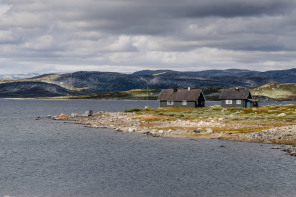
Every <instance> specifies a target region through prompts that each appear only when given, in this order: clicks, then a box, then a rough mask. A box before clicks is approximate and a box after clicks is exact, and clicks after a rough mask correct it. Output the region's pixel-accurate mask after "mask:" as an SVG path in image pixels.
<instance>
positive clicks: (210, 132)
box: [207, 128, 215, 134]
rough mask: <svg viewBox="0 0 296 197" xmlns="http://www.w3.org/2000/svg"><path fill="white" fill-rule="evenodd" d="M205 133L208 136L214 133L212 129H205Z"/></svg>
mask: <svg viewBox="0 0 296 197" xmlns="http://www.w3.org/2000/svg"><path fill="white" fill-rule="evenodd" d="M207 133H208V134H213V133H215V132H214V131H213V130H212V129H210V128H207Z"/></svg>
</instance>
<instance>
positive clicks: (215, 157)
mask: <svg viewBox="0 0 296 197" xmlns="http://www.w3.org/2000/svg"><path fill="white" fill-rule="evenodd" d="M212 104H218V103H212ZM145 105H147V102H146V101H95V100H77V101H76V100H71V101H67V100H60V101H56V100H5V99H0V121H1V122H0V124H1V125H0V162H1V163H0V197H2V196H11V197H13V196H130V197H133V196H135V197H136V196H153V197H158V196H291V197H292V196H296V158H295V157H291V156H289V155H287V154H286V153H285V152H283V151H281V150H274V149H271V147H273V145H261V144H253V143H239V142H229V141H221V140H189V139H187V140H186V139H164V138H153V137H149V136H144V135H141V134H126V133H116V132H114V131H113V130H110V129H92V128H85V127H83V126H81V125H76V124H69V123H68V124H66V123H64V122H63V121H52V120H49V119H41V120H35V117H36V116H47V115H59V114H61V113H65V114H70V113H84V112H85V111H86V110H89V109H92V110H94V112H96V111H123V110H125V109H129V108H135V107H138V108H142V107H144V106H145ZM148 105H149V106H151V107H157V106H158V103H157V102H156V101H149V102H148Z"/></svg>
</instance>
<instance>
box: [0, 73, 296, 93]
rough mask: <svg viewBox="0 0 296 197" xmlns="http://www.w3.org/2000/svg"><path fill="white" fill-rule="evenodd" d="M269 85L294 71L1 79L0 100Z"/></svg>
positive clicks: (293, 77) (289, 79)
mask: <svg viewBox="0 0 296 197" xmlns="http://www.w3.org/2000/svg"><path fill="white" fill-rule="evenodd" d="M269 83H296V69H295V68H294V69H288V70H272V71H266V72H259V71H251V70H241V69H227V70H206V71H188V72H180V71H174V70H142V71H138V72H135V73H131V74H123V73H116V72H90V71H88V72H87V71H79V72H74V73H66V74H55V73H51V74H43V75H39V76H34V77H32V78H26V79H18V80H13V79H1V80H0V97H2V98H3V97H20V98H22V97H53V96H65V95H89V94H97V93H107V92H118V91H128V90H132V89H147V88H148V89H155V90H160V89H167V88H173V87H178V88H187V87H195V88H201V87H209V88H210V89H211V88H213V89H221V88H230V87H236V86H241V87H248V88H252V87H259V86H261V85H264V84H269Z"/></svg>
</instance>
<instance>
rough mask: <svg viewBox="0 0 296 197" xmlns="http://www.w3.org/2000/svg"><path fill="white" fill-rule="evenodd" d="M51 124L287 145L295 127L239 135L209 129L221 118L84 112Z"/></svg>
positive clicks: (293, 150) (220, 123)
mask: <svg viewBox="0 0 296 197" xmlns="http://www.w3.org/2000/svg"><path fill="white" fill-rule="evenodd" d="M51 118H52V119H54V120H64V121H65V120H66V121H75V122H76V123H78V124H83V125H85V126H87V127H92V128H111V129H114V131H116V132H125V133H142V134H144V135H149V136H153V137H170V138H192V139H195V138H208V139H209V138H210V139H225V140H235V141H244V142H256V143H270V144H289V143H288V142H289V141H291V140H296V125H291V126H285V127H276V128H272V129H268V130H263V131H260V132H255V133H250V134H242V133H233V132H223V131H221V132H214V131H213V130H212V129H211V128H213V127H215V128H217V127H225V124H226V123H225V121H224V120H223V118H209V119H208V120H207V121H199V120H183V119H176V120H171V119H169V118H168V119H167V120H163V119H161V120H160V119H157V118H155V117H154V116H153V115H149V114H136V113H127V112H98V113H95V114H93V113H92V112H91V111H87V112H86V113H85V114H84V115H78V114H71V115H63V114H62V115H60V116H56V117H51ZM284 151H287V152H288V153H289V154H290V155H293V156H296V147H295V146H291V147H289V148H286V149H284Z"/></svg>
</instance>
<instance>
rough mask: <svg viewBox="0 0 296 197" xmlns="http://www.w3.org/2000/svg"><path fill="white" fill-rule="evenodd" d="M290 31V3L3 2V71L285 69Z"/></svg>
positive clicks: (295, 17)
mask: <svg viewBox="0 0 296 197" xmlns="http://www.w3.org/2000/svg"><path fill="white" fill-rule="evenodd" d="M295 32H296V9H295V1H294V0H281V1H279V0H223V1H222V0H183V1H180V0H150V1H147V0H112V1H111V0H83V1H82V0H63V1H60V0H51V1H40V0H27V1H23V0H2V1H1V0H0V54H1V56H0V66H1V72H3V70H4V69H3V68H4V67H5V65H9V68H10V69H11V68H12V66H11V65H13V62H15V65H16V67H15V68H16V69H15V70H19V68H20V67H21V66H20V65H27V67H28V65H30V68H31V70H34V72H35V71H36V70H38V68H40V70H44V71H45V70H46V71H48V70H49V68H50V67H51V66H50V65H52V68H53V70H81V69H89V70H101V69H108V68H109V70H113V71H116V70H118V71H122V70H124V69H125V68H127V69H128V70H139V69H142V68H143V69H144V68H145V69H146V68H149V67H152V68H155V69H157V68H172V69H174V68H176V69H180V68H181V67H180V65H182V69H184V70H190V69H195V70H196V69H204V68H216V67H221V68H231V67H236V68H243V67H244V66H246V65H247V66H248V67H249V68H250V69H252V68H254V69H257V66H256V65H255V64H256V62H257V63H260V64H261V65H262V69H270V67H272V68H273V67H274V68H276V65H277V64H281V65H284V64H285V65H287V68H288V67H289V68H290V67H293V66H294V65H295V60H293V58H292V57H294V56H295V51H296V46H295V45H294V43H295V42H296V38H295ZM258 54H260V55H258ZM283 57H284V58H283ZM83 62H84V63H83ZM33 65H36V67H35V66H33ZM41 65H44V66H41ZM58 65H59V66H58ZM142 65H145V66H142ZM155 65H157V66H155ZM196 65H198V67H196ZM7 68H8V67H7ZM33 68H34V69H33Z"/></svg>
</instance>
